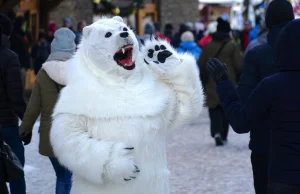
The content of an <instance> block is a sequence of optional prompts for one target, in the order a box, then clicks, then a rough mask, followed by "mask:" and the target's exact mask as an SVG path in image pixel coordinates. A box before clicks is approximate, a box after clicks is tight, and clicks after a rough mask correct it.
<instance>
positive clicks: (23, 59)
mask: <svg viewBox="0 0 300 194" xmlns="http://www.w3.org/2000/svg"><path fill="white" fill-rule="evenodd" d="M24 25H25V19H24V17H22V16H19V17H17V18H16V19H15V21H14V28H13V32H12V34H11V37H10V41H11V46H10V49H11V50H12V51H14V52H15V53H16V54H17V55H18V56H19V60H20V65H21V78H22V83H23V87H25V80H26V71H27V70H28V69H29V68H30V55H29V40H28V37H27V36H26V33H25V32H24V30H23V27H24Z"/></svg>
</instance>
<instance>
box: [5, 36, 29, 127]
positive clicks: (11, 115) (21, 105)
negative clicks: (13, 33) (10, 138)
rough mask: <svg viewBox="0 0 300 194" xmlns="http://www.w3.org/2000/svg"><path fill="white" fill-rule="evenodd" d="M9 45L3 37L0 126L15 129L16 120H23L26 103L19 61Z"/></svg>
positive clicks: (7, 40)
mask: <svg viewBox="0 0 300 194" xmlns="http://www.w3.org/2000/svg"><path fill="white" fill-rule="evenodd" d="M9 44H10V43H9V39H8V38H7V37H6V36H4V35H3V36H2V40H1V46H0V56H1V57H0V125H2V127H17V126H19V125H18V118H20V119H22V118H23V115H24V112H25V109H26V103H25V100H24V98H23V92H24V90H23V86H22V81H21V73H20V63H19V59H18V56H17V55H16V53H14V52H13V51H11V50H10V49H9Z"/></svg>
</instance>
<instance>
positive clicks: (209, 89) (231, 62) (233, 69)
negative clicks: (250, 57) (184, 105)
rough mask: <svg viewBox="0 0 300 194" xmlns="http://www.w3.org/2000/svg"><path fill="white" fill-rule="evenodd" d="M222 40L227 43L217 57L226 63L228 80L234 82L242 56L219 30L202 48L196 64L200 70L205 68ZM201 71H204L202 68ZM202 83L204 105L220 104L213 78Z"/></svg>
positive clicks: (238, 72) (239, 68) (211, 106)
mask: <svg viewBox="0 0 300 194" xmlns="http://www.w3.org/2000/svg"><path fill="white" fill-rule="evenodd" d="M224 42H227V44H226V45H225V47H224V48H223V49H222V51H221V53H220V54H219V57H218V59H219V60H220V61H221V62H223V63H226V65H227V67H228V71H229V76H230V80H231V81H232V82H233V83H235V84H236V82H237V75H238V74H240V73H241V71H242V56H241V52H240V50H239V48H238V46H237V45H236V44H235V43H234V42H233V41H231V40H230V38H229V36H228V35H225V34H223V33H219V32H217V33H215V34H214V36H213V40H212V41H211V42H210V43H208V44H207V45H206V46H205V47H204V48H203V51H202V54H201V56H200V59H199V61H198V65H199V67H200V72H201V71H202V69H204V68H206V62H207V61H208V60H209V59H210V58H213V57H214V56H215V55H216V54H217V52H218V50H219V49H220V47H221V45H222V44H223V43H224ZM202 72H205V71H204V70H203V71H202ZM202 84H203V85H204V93H205V95H206V106H207V107H208V108H215V107H217V106H218V105H220V100H219V97H218V95H217V93H216V84H215V82H214V81H213V79H212V78H211V77H209V81H208V83H202Z"/></svg>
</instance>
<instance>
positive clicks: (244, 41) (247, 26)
mask: <svg viewBox="0 0 300 194" xmlns="http://www.w3.org/2000/svg"><path fill="white" fill-rule="evenodd" d="M251 30H252V24H251V22H250V21H249V20H246V21H245V22H244V30H243V31H242V32H241V33H240V41H241V46H242V50H243V51H245V50H246V49H247V47H248V44H249V38H250V37H249V34H250V31H251Z"/></svg>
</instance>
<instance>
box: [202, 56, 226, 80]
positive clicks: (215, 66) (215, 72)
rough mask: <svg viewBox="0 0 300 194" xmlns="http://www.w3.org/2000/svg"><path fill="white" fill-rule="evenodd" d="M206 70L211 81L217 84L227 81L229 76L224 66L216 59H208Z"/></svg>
mask: <svg viewBox="0 0 300 194" xmlns="http://www.w3.org/2000/svg"><path fill="white" fill-rule="evenodd" d="M207 69H208V72H209V74H210V75H211V76H212V78H213V80H214V81H215V82H216V83H217V84H218V83H220V82H221V81H224V80H228V79H229V74H228V69H227V66H226V64H223V63H221V62H220V61H219V60H218V59H217V58H213V59H209V60H208V63H207Z"/></svg>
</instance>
